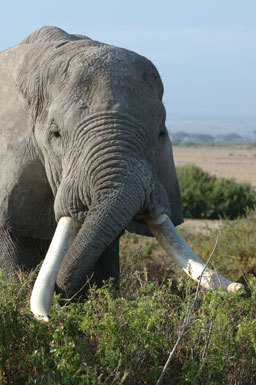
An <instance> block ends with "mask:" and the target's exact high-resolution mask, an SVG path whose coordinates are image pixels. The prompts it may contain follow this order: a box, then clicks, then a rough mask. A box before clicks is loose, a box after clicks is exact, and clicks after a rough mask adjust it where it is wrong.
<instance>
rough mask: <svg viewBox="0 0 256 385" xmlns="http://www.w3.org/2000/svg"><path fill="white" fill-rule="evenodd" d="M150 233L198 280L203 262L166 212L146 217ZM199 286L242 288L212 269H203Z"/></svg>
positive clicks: (185, 270) (229, 289) (236, 289)
mask: <svg viewBox="0 0 256 385" xmlns="http://www.w3.org/2000/svg"><path fill="white" fill-rule="evenodd" d="M146 223H147V226H148V228H149V229H150V231H151V232H152V234H153V235H154V236H155V237H156V239H157V240H158V242H159V243H160V245H161V246H162V247H163V249H164V250H165V251H166V253H167V254H168V255H169V256H170V257H172V258H173V259H174V260H175V262H176V263H177V264H178V266H180V267H181V268H182V270H184V272H185V273H186V274H188V275H189V276H190V277H191V278H192V279H193V280H194V281H198V280H199V279H200V276H201V275H202V273H203V270H204V267H205V263H204V262H203V261H202V260H201V259H200V258H199V257H198V256H197V255H196V254H195V253H194V251H193V250H192V249H191V247H190V246H189V245H188V244H187V243H186V242H185V240H184V239H183V238H182V237H181V235H180V234H179V233H178V231H177V230H176V229H175V227H174V225H173V224H172V222H171V220H170V219H169V217H168V216H167V215H166V214H162V215H160V216H159V217H158V218H156V219H150V218H148V219H146ZM201 286H203V287H205V288H206V289H217V288H221V289H223V290H226V291H228V292H230V293H232V292H236V291H238V290H241V289H243V288H244V287H243V285H242V284H241V283H237V282H232V281H229V280H228V279H227V278H225V277H223V276H222V275H221V274H218V273H217V272H216V271H214V270H212V269H208V268H207V269H205V271H204V273H203V275H202V277H201Z"/></svg>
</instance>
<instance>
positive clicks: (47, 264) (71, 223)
mask: <svg viewBox="0 0 256 385" xmlns="http://www.w3.org/2000/svg"><path fill="white" fill-rule="evenodd" d="M79 227H80V224H79V222H78V221H77V220H75V219H73V218H70V217H62V218H60V220H59V222H58V225H57V228H56V231H55V233H54V236H53V239H52V242H51V244H50V247H49V250H48V252H47V254H46V257H45V259H44V262H43V264H42V267H41V269H40V271H39V274H38V276H37V279H36V282H35V284H34V288H33V291H32V294H31V298H30V309H31V311H32V313H33V314H34V316H35V318H37V319H39V320H42V321H45V322H49V320H50V319H49V316H48V314H49V310H50V303H51V299H52V296H53V291H54V286H55V281H56V277H57V274H58V271H59V268H60V265H61V262H62V260H63V257H64V255H65V254H66V252H67V250H68V248H69V247H70V245H71V243H72V242H73V240H74V238H75V236H76V234H77V232H78V230H79Z"/></svg>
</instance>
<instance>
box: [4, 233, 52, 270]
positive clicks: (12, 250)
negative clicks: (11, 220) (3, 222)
mask: <svg viewBox="0 0 256 385" xmlns="http://www.w3.org/2000/svg"><path fill="white" fill-rule="evenodd" d="M49 244H50V241H48V240H41V239H33V238H28V237H23V236H21V235H19V234H16V233H13V232H11V231H9V230H6V229H4V228H0V267H1V268H3V270H4V272H5V273H7V274H12V273H17V272H18V271H29V270H32V269H34V268H35V267H36V266H37V265H38V264H39V262H40V261H41V260H42V259H43V258H44V256H45V254H46V252H47V249H48V247H49Z"/></svg>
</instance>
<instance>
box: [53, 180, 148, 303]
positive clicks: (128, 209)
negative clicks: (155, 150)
mask: <svg viewBox="0 0 256 385" xmlns="http://www.w3.org/2000/svg"><path fill="white" fill-rule="evenodd" d="M144 202H145V190H144V188H143V186H142V183H140V181H137V183H136V181H134V183H133V184H131V183H130V182H129V183H127V184H125V185H122V187H121V188H120V189H114V190H110V189H106V190H104V191H101V192H100V193H99V195H98V196H96V198H95V201H92V204H91V206H90V207H91V208H90V209H89V211H88V213H87V215H86V217H85V220H84V222H83V224H82V227H81V229H80V231H79V233H78V234H77V236H76V238H75V240H74V242H73V243H72V245H71V246H70V248H69V249H68V251H67V253H66V255H65V257H64V259H63V262H62V265H61V267H60V269H59V272H58V276H57V280H56V285H57V289H58V291H59V292H61V293H62V294H63V295H64V296H66V297H68V298H70V297H71V296H74V295H75V294H76V292H77V291H78V290H79V289H81V287H83V285H84V284H85V283H86V282H87V281H88V279H89V278H90V277H91V275H92V273H93V270H94V265H95V264H96V262H97V261H98V259H99V257H100V256H101V254H102V253H103V252H104V250H105V249H106V248H107V247H108V246H109V245H110V244H111V243H112V242H113V241H114V240H115V239H116V238H117V237H118V236H119V235H120V234H121V232H122V231H123V230H124V229H125V228H126V226H127V225H128V224H129V222H130V221H131V220H132V218H133V217H134V216H135V215H136V214H137V213H138V212H139V211H140V210H141V209H142V208H143V206H144Z"/></svg>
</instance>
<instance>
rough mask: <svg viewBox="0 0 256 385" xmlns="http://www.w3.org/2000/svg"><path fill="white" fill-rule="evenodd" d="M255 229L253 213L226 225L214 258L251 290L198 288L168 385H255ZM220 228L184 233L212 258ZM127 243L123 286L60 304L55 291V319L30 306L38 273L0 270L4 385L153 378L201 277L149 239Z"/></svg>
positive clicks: (0, 378) (131, 238)
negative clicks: (37, 314)
mask: <svg viewBox="0 0 256 385" xmlns="http://www.w3.org/2000/svg"><path fill="white" fill-rule="evenodd" d="M255 229H256V212H255V211H250V212H247V215H246V216H244V217H242V218H239V219H237V220H234V221H232V222H230V221H225V222H224V224H223V226H222V230H221V234H220V235H219V240H218V244H217V247H216V250H215V252H214V255H213V259H212V263H213V265H214V268H216V269H217V270H218V271H220V272H221V273H223V274H224V275H226V276H227V277H229V278H230V279H234V280H239V281H243V282H244V283H245V285H246V292H244V293H236V294H227V293H224V292H221V291H214V292H206V291H205V290H203V289H202V290H201V292H200V294H199V299H198V302H197V305H196V306H195V308H194V310H193V312H192V315H191V319H190V328H189V329H188V330H187V331H186V333H185V335H184V338H183V340H182V342H181V344H180V345H179V348H178V350H177V352H176V354H175V356H174V359H173V360H172V362H171V365H170V367H169V369H168V371H167V373H166V376H165V378H164V381H163V384H166V385H167V384H168V385H171V384H172V385H176V384H180V385H181V384H182V385H183V384H193V385H197V384H204V385H207V384H209V385H214V384H216V385H217V384H221V385H222V384H228V385H231V384H244V385H247V384H255V383H256V279H255V276H254V274H255V266H256V242H255ZM217 233H218V231H217V230H209V231H208V232H207V234H199V235H197V236H196V237H195V236H193V234H192V233H191V232H184V231H183V236H184V237H185V239H187V241H188V242H189V243H190V245H191V246H192V247H193V249H194V250H195V251H196V252H197V253H198V254H199V255H200V256H201V257H202V258H203V259H205V260H206V259H207V258H208V256H209V255H210V253H211V251H212V249H213V247H214V244H215V242H216V238H217ZM121 250H122V255H121V270H122V279H121V290H120V293H119V294H117V293H115V292H113V291H112V290H111V288H110V287H109V284H106V286H105V287H104V288H102V289H99V290H96V289H95V288H94V287H92V288H91V291H90V296H89V299H88V300H87V301H86V302H84V303H72V304H71V303H68V302H67V303H65V304H64V305H63V304H62V306H60V304H59V298H58V297H57V296H55V297H54V301H53V305H52V311H51V317H52V319H51V322H50V323H49V324H43V323H40V322H38V321H36V320H35V319H34V318H33V317H32V315H31V313H30V311H29V297H30V293H31V289H32V285H33V282H34V279H35V275H36V272H33V273H32V274H30V275H20V277H19V282H17V281H15V280H11V279H10V280H8V281H6V280H4V279H3V277H1V279H0V293H1V294H0V384H3V385H5V384H11V385H18V384H19V385H23V384H41V385H48V384H49V385H50V384H51V385H52V384H54V385H61V384H69V385H72V384H74V385H82V384H88V385H94V384H95V385H99V384H109V385H110V384H126V385H134V384H147V385H151V384H156V382H157V379H158V377H159V375H160V373H161V371H162V368H163V365H164V364H165V362H166V359H167V357H168V355H169V352H170V351H171V350H172V347H173V345H174V343H175V342H176V340H177V337H178V334H179V331H180V329H181V327H182V324H183V320H184V317H185V314H186V310H187V308H188V307H189V306H190V305H191V303H192V302H193V299H194V296H195V289H196V284H195V283H193V282H191V281H190V280H189V279H188V278H186V277H184V276H183V275H182V274H181V273H177V271H176V268H175V267H174V266H172V265H170V263H169V261H168V259H167V257H166V256H165V254H164V252H163V251H162V249H161V248H160V246H158V244H157V242H156V241H155V240H154V239H153V238H152V239H151V238H144V237H139V236H135V235H132V234H128V233H126V234H125V235H124V236H123V237H122V247H121Z"/></svg>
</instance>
